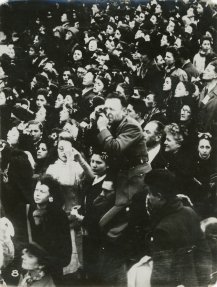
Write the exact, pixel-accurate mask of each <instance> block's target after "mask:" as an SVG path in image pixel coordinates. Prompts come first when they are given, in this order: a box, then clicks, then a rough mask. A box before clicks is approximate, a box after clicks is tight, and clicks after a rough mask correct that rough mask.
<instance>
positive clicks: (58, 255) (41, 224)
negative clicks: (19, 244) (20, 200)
mask: <svg viewBox="0 0 217 287" xmlns="http://www.w3.org/2000/svg"><path fill="white" fill-rule="evenodd" d="M59 188H60V186H59V183H58V182H57V181H56V180H54V179H53V178H52V177H51V176H49V175H46V174H45V175H42V176H41V177H40V178H39V179H38V181H37V184H36V187H35V191H34V204H32V205H30V206H29V210H28V220H27V227H28V235H29V239H30V240H31V239H32V240H33V241H34V242H36V243H38V244H39V245H41V246H42V247H43V248H44V249H45V250H46V251H47V252H48V254H49V256H50V258H51V265H52V275H53V277H54V279H55V280H56V281H57V282H58V280H61V276H62V274H63V267H65V266H67V264H68V263H69V262H70V258H71V253H72V248H71V246H72V245H71V237H70V229H69V222H68V218H67V215H66V213H65V212H64V211H63V210H62V205H63V200H62V197H61V196H60V190H59Z"/></svg>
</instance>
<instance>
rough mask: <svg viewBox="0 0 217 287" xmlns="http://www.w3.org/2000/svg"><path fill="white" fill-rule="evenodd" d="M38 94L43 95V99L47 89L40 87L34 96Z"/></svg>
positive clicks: (46, 94)
mask: <svg viewBox="0 0 217 287" xmlns="http://www.w3.org/2000/svg"><path fill="white" fill-rule="evenodd" d="M38 95H43V96H44V97H45V99H47V96H48V90H47V89H44V88H40V89H38V90H37V91H36V96H38Z"/></svg>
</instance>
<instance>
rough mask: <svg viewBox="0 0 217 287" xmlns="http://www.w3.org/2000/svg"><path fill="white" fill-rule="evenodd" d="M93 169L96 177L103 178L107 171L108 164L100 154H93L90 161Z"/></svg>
mask: <svg viewBox="0 0 217 287" xmlns="http://www.w3.org/2000/svg"><path fill="white" fill-rule="evenodd" d="M90 166H91V169H92V171H93V173H94V175H96V176H102V175H104V174H105V172H106V169H107V164H106V162H105V161H104V160H103V159H102V158H101V156H100V155H99V154H93V155H92V157H91V160H90Z"/></svg>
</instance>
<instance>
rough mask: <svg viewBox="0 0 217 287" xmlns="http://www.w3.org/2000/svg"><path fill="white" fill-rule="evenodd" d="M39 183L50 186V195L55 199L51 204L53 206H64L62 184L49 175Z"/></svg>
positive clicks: (41, 178) (40, 178)
mask: <svg viewBox="0 0 217 287" xmlns="http://www.w3.org/2000/svg"><path fill="white" fill-rule="evenodd" d="M37 182H40V183H41V184H44V185H46V186H48V188H49V193H50V195H51V196H52V197H53V202H52V203H50V204H53V205H55V206H59V207H62V206H63V203H64V201H63V197H62V195H61V192H60V184H59V182H58V181H57V180H56V179H54V178H53V177H52V176H51V175H49V174H43V175H41V176H40V177H39V178H38V181H37Z"/></svg>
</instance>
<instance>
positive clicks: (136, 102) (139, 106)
mask: <svg viewBox="0 0 217 287" xmlns="http://www.w3.org/2000/svg"><path fill="white" fill-rule="evenodd" d="M128 104H130V105H132V106H133V109H134V111H135V112H136V113H137V114H140V116H141V118H143V117H144V116H145V113H146V106H145V102H144V101H143V100H141V99H135V98H131V99H129V101H128Z"/></svg>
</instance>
